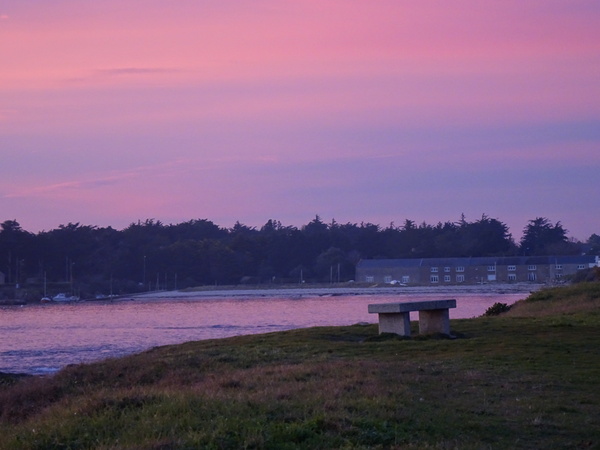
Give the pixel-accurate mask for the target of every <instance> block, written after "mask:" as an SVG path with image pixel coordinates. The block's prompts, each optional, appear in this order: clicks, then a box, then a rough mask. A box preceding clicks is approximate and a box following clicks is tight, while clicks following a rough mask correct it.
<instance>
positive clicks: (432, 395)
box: [0, 283, 600, 449]
mask: <svg viewBox="0 0 600 450" xmlns="http://www.w3.org/2000/svg"><path fill="white" fill-rule="evenodd" d="M416 325H417V324H416V323H414V324H413V326H414V333H416V332H417V330H416ZM451 327H452V331H453V333H454V334H455V335H456V338H455V339H447V338H442V337H438V336H430V337H418V336H415V337H413V338H412V339H400V338H397V337H394V336H390V335H384V336H379V335H378V334H377V327H376V326H375V325H354V326H347V327H327V328H310V329H301V330H294V331H288V332H279V333H271V334H263V335H253V336H243V337H235V338H228V339H220V340H210V341H201V342H190V343H186V344H182V345H175V346H165V347H160V348H155V349H152V350H150V351H147V352H144V353H141V354H138V355H133V356H129V357H126V358H120V359H114V360H107V361H103V362H100V363H96V364H86V365H77V366H70V367H67V368H65V369H64V370H62V371H61V372H59V373H58V374H56V375H54V376H51V377H25V378H20V379H12V378H11V377H4V378H0V448H2V449H19V448H24V449H34V448H37V449H52V448H64V449H79V448H82V449H83V448H99V449H110V448H132V449H178V448H190V449H194V448H215V449H237V448H272V449H285V448H290V449H292V448H310V449H313V448H444V449H446V448H460V449H464V448H467V449H469V448H473V449H480V448H535V449H538V448H600V284H599V283H584V284H579V285H575V286H573V287H568V288H562V289H556V290H550V291H541V292H539V293H536V294H534V295H532V297H530V298H529V299H528V300H526V301H524V302H521V303H520V304H518V305H516V306H515V307H513V308H512V309H511V310H510V311H509V312H508V313H506V314H503V315H500V316H492V317H483V318H477V319H468V320H453V321H452V322H451Z"/></svg>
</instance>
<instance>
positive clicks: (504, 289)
mask: <svg viewBox="0 0 600 450" xmlns="http://www.w3.org/2000/svg"><path fill="white" fill-rule="evenodd" d="M543 287H545V285H542V284H529V283H515V284H502V283H493V284H491V283H490V284H475V285H460V286H457V285H453V286H381V285H375V286H360V285H354V286H351V285H348V284H344V285H343V286H331V287H315V286H306V287H304V286H302V287H300V286H299V287H291V286H288V287H269V288H262V287H256V288H233V287H223V288H219V287H206V288H198V289H193V290H192V289H190V290H184V291H153V292H146V293H143V294H135V295H134V296H132V297H134V298H138V299H165V298H171V299H175V298H176V299H185V298H189V299H192V298H215V297H219V298H220V297H227V298H231V297H236V298H240V297H245V298H247V297H290V298H297V297H319V296H336V295H406V294H409V295H411V294H412V295H425V294H427V295H429V294H440V295H453V294H464V293H472V294H484V295H485V294H519V293H525V294H529V293H530V292H535V291H538V290H540V289H542V288H543Z"/></svg>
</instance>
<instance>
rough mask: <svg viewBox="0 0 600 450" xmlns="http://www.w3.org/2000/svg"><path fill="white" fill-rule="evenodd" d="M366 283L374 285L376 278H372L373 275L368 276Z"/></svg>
mask: <svg viewBox="0 0 600 450" xmlns="http://www.w3.org/2000/svg"><path fill="white" fill-rule="evenodd" d="M365 281H366V282H367V283H373V282H374V281H375V277H374V276H372V275H367V276H366V277H365Z"/></svg>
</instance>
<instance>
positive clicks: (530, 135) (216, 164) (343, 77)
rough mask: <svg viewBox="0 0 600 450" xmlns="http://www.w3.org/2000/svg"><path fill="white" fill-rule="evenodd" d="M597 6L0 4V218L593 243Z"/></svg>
mask: <svg viewBox="0 0 600 450" xmlns="http://www.w3.org/2000/svg"><path fill="white" fill-rule="evenodd" d="M599 24H600V2H599V1H598V0H568V1H567V0H561V1H558V0H528V1H522V0H503V1H493V2H491V1H487V2H482V1H480V0H451V1H448V0H439V1H433V0H432V1H429V0H423V1H418V2H416V1H408V0H406V1H404V0H377V1H367V0H362V1H359V0H299V1H293V2H292V1H282V0H256V1H251V2H248V1H240V0H198V1H192V0H182V1H167V0H103V1H97V2H92V1H81V0H55V1H42V0H4V1H2V2H0V221H4V220H13V219H16V220H17V221H18V222H19V223H20V224H21V226H22V227H23V228H24V229H26V230H28V231H33V232H37V231H40V230H44V229H45V230H49V229H53V228H56V227H58V226H59V225H60V224H67V223H69V222H80V223H81V224H85V225H98V226H109V225H110V226H112V227H114V228H117V229H122V228H124V227H126V226H128V225H129V224H130V223H131V222H136V221H138V220H145V219H148V218H153V219H157V220H160V221H162V222H164V223H179V222H184V221H187V220H191V219H209V220H212V221H213V222H215V223H216V224H218V225H220V226H223V227H231V226H233V225H234V224H235V222H236V221H240V222H241V223H244V224H246V225H249V226H256V227H260V226H262V225H263V224H264V223H265V222H267V220H268V219H277V220H280V221H281V222H282V223H283V224H284V225H295V226H301V225H303V224H306V223H308V222H309V221H311V220H312V219H313V218H314V217H315V215H317V214H318V215H320V216H321V218H322V219H323V220H324V221H326V222H330V221H331V220H332V219H335V220H336V221H337V222H340V223H346V222H352V223H355V222H358V223H360V222H372V223H377V224H380V225H382V226H387V225H389V224H390V222H395V223H396V224H397V225H401V224H402V223H403V222H404V220H405V219H411V220H414V221H416V222H418V223H419V222H422V221H425V222H427V223H437V222H438V221H457V220H459V218H460V215H461V213H464V214H465V216H466V218H467V220H468V221H474V220H477V219H478V218H480V217H481V215H482V214H486V215H488V216H490V217H492V218H497V219H499V220H501V221H503V222H505V223H506V224H507V225H508V226H509V227H510V231H511V232H512V233H513V235H514V236H515V237H517V238H518V237H520V235H521V231H522V229H523V227H524V226H525V225H526V224H527V221H528V220H530V219H533V218H535V217H547V218H549V219H550V220H551V221H552V222H556V221H561V223H562V224H563V225H564V227H565V228H566V229H567V230H568V231H569V236H571V237H575V238H578V239H581V240H585V239H587V238H588V237H589V236H590V235H591V234H592V233H597V234H600V25H599Z"/></svg>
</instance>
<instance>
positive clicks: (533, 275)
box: [527, 272, 537, 281]
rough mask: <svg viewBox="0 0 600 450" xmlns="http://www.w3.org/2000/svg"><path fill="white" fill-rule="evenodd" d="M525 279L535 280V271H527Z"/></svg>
mask: <svg viewBox="0 0 600 450" xmlns="http://www.w3.org/2000/svg"><path fill="white" fill-rule="evenodd" d="M527 280H528V281H535V280H537V277H536V276H535V272H529V273H528V274H527Z"/></svg>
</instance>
